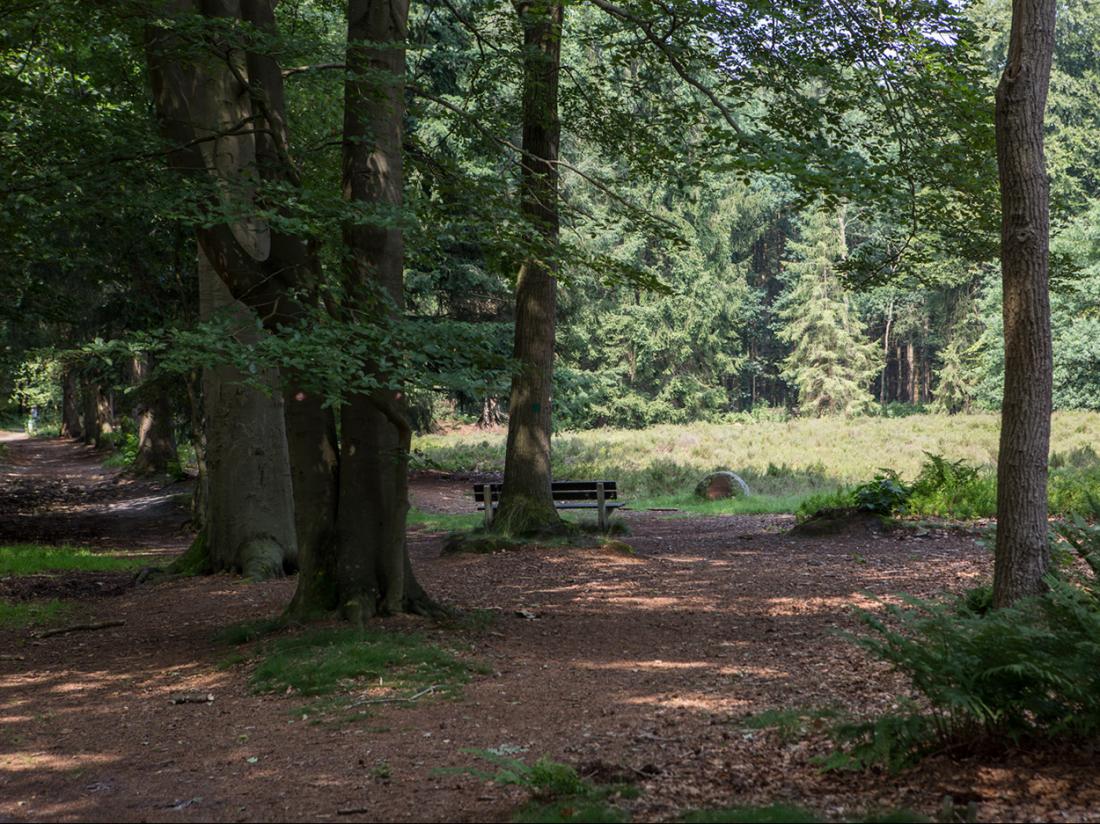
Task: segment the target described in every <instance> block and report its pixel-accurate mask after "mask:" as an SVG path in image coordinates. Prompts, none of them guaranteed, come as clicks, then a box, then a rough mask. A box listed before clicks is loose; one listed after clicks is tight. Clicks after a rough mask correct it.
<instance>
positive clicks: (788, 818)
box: [680, 804, 822, 824]
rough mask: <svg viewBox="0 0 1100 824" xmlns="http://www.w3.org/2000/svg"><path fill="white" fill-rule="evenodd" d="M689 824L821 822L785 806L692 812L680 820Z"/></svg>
mask: <svg viewBox="0 0 1100 824" xmlns="http://www.w3.org/2000/svg"><path fill="white" fill-rule="evenodd" d="M680 820H681V821H684V822H691V824H724V823H725V822H728V824H766V822H777V824H814V822H818V821H821V820H822V819H820V818H818V817H817V816H816V815H814V814H813V813H812V812H810V811H809V810H804V809H802V808H801V807H792V806H789V805H787V804H772V805H770V806H767V807H727V808H725V809H721V810H694V811H692V812H690V813H687V814H686V815H684V816H682V817H681V818H680Z"/></svg>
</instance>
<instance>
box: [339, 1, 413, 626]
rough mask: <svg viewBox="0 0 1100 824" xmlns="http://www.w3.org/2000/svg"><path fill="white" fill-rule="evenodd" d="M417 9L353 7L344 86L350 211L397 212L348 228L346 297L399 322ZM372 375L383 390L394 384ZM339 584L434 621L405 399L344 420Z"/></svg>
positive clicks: (350, 608) (350, 410)
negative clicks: (410, 32)
mask: <svg viewBox="0 0 1100 824" xmlns="http://www.w3.org/2000/svg"><path fill="white" fill-rule="evenodd" d="M408 15H409V3H408V0H350V2H349V4H348V46H347V58H346V64H347V69H348V76H347V80H346V82H345V86H344V145H343V188H344V197H345V199H346V200H348V201H350V202H358V203H363V204H369V205H371V206H374V207H381V209H382V210H392V211H393V215H392V216H391V219H389V220H386V221H385V224H384V225H378V224H377V223H366V224H362V223H354V224H352V223H349V224H347V225H345V227H344V244H345V247H346V249H347V253H348V262H347V267H348V268H347V273H346V280H347V294H348V300H349V301H350V307H349V308H352V309H354V310H355V311H358V312H364V311H369V309H368V307H370V306H372V305H374V306H377V307H378V308H377V310H376V311H378V312H381V313H383V314H385V315H390V316H395V315H396V314H398V313H400V312H401V311H402V308H403V306H404V260H405V247H404V238H403V236H402V232H401V229H400V228H399V226H398V225H397V220H396V218H397V217H398V215H397V212H398V211H399V210H400V208H401V205H402V187H403V185H404V182H403V165H402V148H401V139H402V119H403V117H404V113H405V100H404V90H405V47H404V42H405V38H406V35H407V26H408ZM367 368H368V369H373V370H374V371H375V374H376V375H377V376H378V377H379V379H380V382H381V383H383V384H384V383H385V382H386V376H385V375H384V374H381V373H380V372H379V371H378V370H377V366H376V365H371V364H368V365H367ZM340 423H341V443H340V488H339V489H340V491H339V496H340V502H341V506H340V508H339V510H338V514H337V528H338V535H339V542H338V543H339V549H338V551H337V581H338V600H339V607H340V610H341V612H342V613H343V615H344V616H345V617H346V618H348V619H350V620H352V621H357V622H362V621H364V620H366V619H367V618H370V617H372V616H374V615H380V614H381V615H385V614H392V613H397V612H403V611H417V612H423V611H429V610H430V609H431V604H430V602H429V601H428V599H427V597H426V595H425V594H424V591H423V590H422V589H421V588H420V585H419V584H418V583H417V581H416V578H415V576H414V575H413V572H412V567H411V564H410V562H409V556H408V550H407V547H406V543H405V519H406V515H407V514H408V509H409V502H408V486H407V484H408V460H409V448H410V442H411V438H412V430H411V428H410V426H409V423H408V420H407V418H406V416H405V408H404V401H403V398H402V396H401V394H400V393H398V392H396V391H394V390H392V389H388V388H380V389H378V390H375V391H374V392H371V393H370V394H359V395H354V396H352V397H351V398H349V399H348V402H347V403H346V404H345V406H344V407H343V409H342V411H341V416H340Z"/></svg>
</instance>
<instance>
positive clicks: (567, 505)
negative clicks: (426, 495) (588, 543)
mask: <svg viewBox="0 0 1100 824" xmlns="http://www.w3.org/2000/svg"><path fill="white" fill-rule="evenodd" d="M498 503H500V502H499V501H495V500H494V501H493V508H494V509H496V507H497V504H498ZM604 506H605V507H606V508H607V509H618V508H619V507H620V506H626V501H607V502H605V503H604ZM554 508H555V509H599V508H600V505H599V504H595V503H592V504H579V503H564V504H555V505H554ZM477 511H478V512H483V511H485V504H478V505H477Z"/></svg>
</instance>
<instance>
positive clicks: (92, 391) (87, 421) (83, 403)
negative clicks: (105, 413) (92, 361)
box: [80, 377, 99, 446]
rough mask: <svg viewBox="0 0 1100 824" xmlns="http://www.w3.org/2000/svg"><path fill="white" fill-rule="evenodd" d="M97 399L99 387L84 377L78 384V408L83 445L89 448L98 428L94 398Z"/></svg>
mask: <svg viewBox="0 0 1100 824" xmlns="http://www.w3.org/2000/svg"><path fill="white" fill-rule="evenodd" d="M98 397H99V387H98V386H97V385H96V382H95V381H93V380H92V379H91V378H88V377H85V378H84V379H83V380H82V381H81V383H80V407H81V418H83V423H82V425H81V429H82V431H83V433H84V443H86V444H88V445H89V446H91V445H93V444H94V443H95V442H96V430H97V429H98V426H97V424H96V421H97V420H98V417H99V416H98V412H97V407H96V398H98Z"/></svg>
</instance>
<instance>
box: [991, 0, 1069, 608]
mask: <svg viewBox="0 0 1100 824" xmlns="http://www.w3.org/2000/svg"><path fill="white" fill-rule="evenodd" d="M1054 19H1055V2H1054V0H1014V1H1013V4H1012V32H1011V35H1010V37H1009V46H1008V61H1007V64H1006V66H1005V70H1004V73H1003V74H1002V75H1001V81H1000V83H999V84H998V86H997V109H996V136H997V168H998V171H999V176H1000V184H1001V277H1002V288H1003V294H1004V336H1005V384H1004V403H1003V406H1002V409H1001V443H1000V455H999V458H998V461H997V547H996V561H995V564H994V573H993V604H994V606H995V607H1004V606H1008V605H1010V604H1012V603H1013V602H1015V601H1016V600H1018V599H1019V598H1022V597H1025V596H1027V595H1032V594H1035V593H1038V592H1040V591H1042V589H1043V576H1044V575H1045V574H1046V572H1047V569H1048V565H1049V547H1048V538H1047V528H1048V526H1047V470H1048V464H1047V461H1048V453H1049V449H1050V412H1051V393H1052V374H1053V366H1052V351H1051V350H1052V346H1051V331H1050V296H1049V292H1048V286H1049V282H1048V281H1049V259H1048V256H1049V233H1050V214H1049V201H1050V183H1049V180H1048V178H1047V174H1046V160H1045V157H1044V152H1043V116H1044V110H1045V108H1046V99H1047V89H1048V87H1049V83H1050V66H1051V59H1052V55H1053V51H1054Z"/></svg>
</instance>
